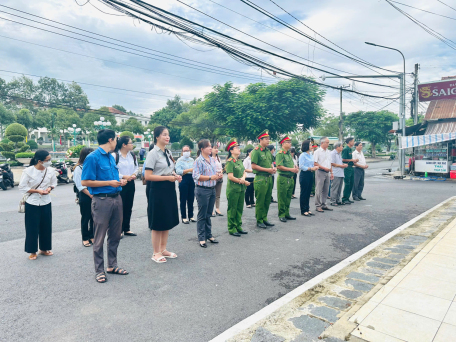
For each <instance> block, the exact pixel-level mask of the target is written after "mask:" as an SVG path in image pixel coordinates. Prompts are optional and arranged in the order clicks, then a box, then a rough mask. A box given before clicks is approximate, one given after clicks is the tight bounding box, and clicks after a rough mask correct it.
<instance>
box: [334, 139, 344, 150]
mask: <svg viewBox="0 0 456 342" xmlns="http://www.w3.org/2000/svg"><path fill="white" fill-rule="evenodd" d="M340 146H342V143H341V142H340V141H338V142H336V143H335V144H334V149H336V148H338V147H340Z"/></svg>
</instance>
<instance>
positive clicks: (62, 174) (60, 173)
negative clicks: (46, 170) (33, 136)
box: [53, 162, 70, 184]
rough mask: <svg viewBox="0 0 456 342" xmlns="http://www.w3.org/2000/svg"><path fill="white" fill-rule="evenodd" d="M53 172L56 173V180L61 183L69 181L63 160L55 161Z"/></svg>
mask: <svg viewBox="0 0 456 342" xmlns="http://www.w3.org/2000/svg"><path fill="white" fill-rule="evenodd" d="M53 167H54V168H55V172H56V173H57V181H58V182H61V183H66V184H68V183H70V178H68V168H67V165H66V163H65V162H57V163H55V164H54V165H53Z"/></svg>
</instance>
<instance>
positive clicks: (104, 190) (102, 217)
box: [81, 129, 128, 283]
mask: <svg viewBox="0 0 456 342" xmlns="http://www.w3.org/2000/svg"><path fill="white" fill-rule="evenodd" d="M97 140H98V145H99V147H98V149H97V150H95V151H94V152H92V153H91V154H89V155H88V156H87V158H86V159H85V160H84V167H83V168H82V176H81V184H82V185H83V186H86V187H87V188H88V190H89V192H90V194H92V195H93V199H92V217H93V230H94V241H93V259H94V262H95V272H96V275H95V279H96V280H97V281H98V282H99V283H105V282H106V281H107V280H108V279H107V278H106V274H105V272H104V259H103V243H104V239H105V236H106V233H107V234H108V242H107V247H108V268H107V270H106V271H107V272H108V273H113V274H121V275H126V274H128V272H127V271H125V270H123V269H121V268H119V267H117V247H118V246H119V241H120V235H121V232H122V198H121V197H120V196H119V194H120V192H121V191H122V186H123V185H125V183H126V181H125V180H124V179H122V180H119V170H118V169H117V165H116V161H115V159H114V157H113V156H112V155H111V153H110V152H111V151H113V150H114V148H115V147H116V144H117V138H116V133H115V132H114V131H113V130H111V129H102V130H101V131H99V132H98V135H97Z"/></svg>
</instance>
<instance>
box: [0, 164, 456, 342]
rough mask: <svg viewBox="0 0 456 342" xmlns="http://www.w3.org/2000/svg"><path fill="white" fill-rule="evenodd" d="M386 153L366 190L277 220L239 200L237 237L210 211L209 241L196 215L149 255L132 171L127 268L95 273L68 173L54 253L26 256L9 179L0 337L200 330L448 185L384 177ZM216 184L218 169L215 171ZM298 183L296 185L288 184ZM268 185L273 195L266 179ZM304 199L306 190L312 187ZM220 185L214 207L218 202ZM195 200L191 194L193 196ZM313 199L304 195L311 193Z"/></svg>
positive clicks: (209, 333)
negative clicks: (160, 252) (162, 250)
mask: <svg viewBox="0 0 456 342" xmlns="http://www.w3.org/2000/svg"><path fill="white" fill-rule="evenodd" d="M390 165H391V162H380V163H375V164H371V168H369V169H368V172H367V178H366V182H365V183H366V184H365V191H364V194H363V196H364V197H366V198H367V201H363V202H357V203H355V204H353V205H351V206H344V207H341V208H337V209H335V210H334V211H333V212H325V213H323V214H317V216H315V217H312V218H308V217H301V216H300V215H299V214H300V211H299V199H296V200H292V209H291V214H292V215H293V216H297V217H298V219H297V220H296V221H294V222H293V221H291V222H287V223H280V222H279V220H278V218H277V204H271V209H270V215H269V218H270V221H271V222H273V223H276V226H275V227H272V229H268V230H261V229H257V228H255V218H254V209H245V211H244V216H243V222H244V223H243V226H244V229H245V230H247V231H248V232H249V234H248V235H246V236H242V237H240V238H237V237H232V236H229V235H228V232H227V228H226V215H225V216H223V217H216V218H213V232H214V235H215V236H216V237H217V239H218V240H219V241H220V244H219V245H211V244H209V245H208V248H207V249H203V248H200V247H199V244H198V241H197V237H196V224H195V223H193V224H190V225H184V224H180V225H179V226H177V227H175V228H174V229H173V230H171V233H170V238H169V248H168V249H169V250H170V251H173V252H176V253H177V254H178V258H177V259H173V260H169V261H168V262H167V263H166V264H156V263H154V262H153V261H151V260H150V258H151V256H152V250H151V243H150V231H149V229H148V228H147V217H146V199H145V187H144V186H143V185H142V184H141V183H140V182H137V183H136V189H137V192H136V198H135V205H134V211H133V217H132V230H134V231H135V232H136V233H138V236H137V237H125V238H124V239H123V240H122V241H121V243H120V246H119V255H118V260H119V266H121V267H123V268H126V269H127V270H128V271H129V272H130V274H129V275H127V276H119V275H109V277H108V278H109V281H108V282H107V283H106V284H98V283H96V282H95V279H94V267H93V259H92V253H91V248H84V247H83V246H82V243H81V235H80V231H79V220H80V216H79V208H78V207H77V206H76V205H75V203H74V197H75V196H74V193H73V189H72V185H71V184H70V185H62V186H59V187H57V188H56V190H55V191H54V197H53V198H52V201H53V222H54V223H53V251H54V253H55V255H54V256H52V257H43V256H39V257H38V259H37V260H35V261H30V260H28V258H27V257H28V255H27V254H26V253H24V215H23V214H19V213H17V206H18V201H19V199H20V197H21V195H20V193H19V191H18V190H17V188H15V189H13V190H7V191H2V192H0V226H1V227H0V260H1V266H2V267H1V271H0V287H1V288H2V289H3V291H2V292H1V294H0V303H1V310H0V341H95V340H97V341H108V340H109V341H127V340H129V341H192V342H197V341H208V340H210V339H211V338H213V337H215V336H216V335H218V334H219V333H221V332H223V331H224V330H226V329H227V328H229V327H231V326H232V325H234V324H236V323H237V322H239V321H241V320H242V319H244V318H246V317H248V316H249V315H251V314H253V313H255V312H256V311H258V310H260V309H261V308H263V307H264V306H266V305H268V304H269V303H271V302H272V301H274V300H275V299H277V298H279V297H281V296H283V295H284V294H286V293H288V292H289V291H291V290H293V289H294V288H296V287H297V286H299V285H300V284H302V283H304V282H306V281H307V280H309V279H311V278H313V277H315V276H316V275H318V274H320V273H321V272H323V271H325V270H326V269H328V268H330V267H331V266H333V265H335V264H337V263H338V262H339V261H341V260H342V259H344V258H346V257H348V256H349V255H351V254H353V253H355V252H357V251H358V250H360V249H362V248H363V247H365V246H366V245H368V244H370V243H372V242H373V241H375V240H377V239H379V238H380V237H382V236H384V235H385V234H387V233H388V232H390V231H392V230H393V229H395V228H396V227H398V226H399V225H401V224H403V223H404V222H406V221H408V220H410V219H411V218H413V217H415V216H416V215H418V214H420V213H422V212H423V211H425V210H427V209H429V208H431V207H433V206H434V205H436V204H438V203H440V202H441V201H443V200H445V199H447V198H448V197H450V196H453V195H454V194H455V190H456V184H455V183H453V182H419V181H416V182H414V181H400V180H392V179H389V178H385V177H383V176H381V175H380V174H381V173H382V171H383V169H384V168H387V167H389V166H390ZM224 184H226V179H225V183H224ZM297 195H299V185H298V187H297ZM274 197H276V194H275V190H274ZM311 203H313V199H311ZM226 205H227V204H226V199H225V194H224V190H223V191H222V204H221V210H222V212H223V213H225V212H226ZM195 207H196V202H195ZM312 207H313V205H312Z"/></svg>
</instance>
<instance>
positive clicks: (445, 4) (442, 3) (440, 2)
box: [437, 0, 456, 11]
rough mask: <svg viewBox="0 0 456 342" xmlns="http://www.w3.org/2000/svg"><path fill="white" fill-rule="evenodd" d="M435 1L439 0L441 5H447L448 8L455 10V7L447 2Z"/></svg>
mask: <svg viewBox="0 0 456 342" xmlns="http://www.w3.org/2000/svg"><path fill="white" fill-rule="evenodd" d="M437 1H438V2H440V3H441V4H442V5H445V6H447V7H449V8H451V9H452V10H454V11H456V8H454V7H451V6H450V5H447V4H446V3H444V2H443V1H440V0H437Z"/></svg>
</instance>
